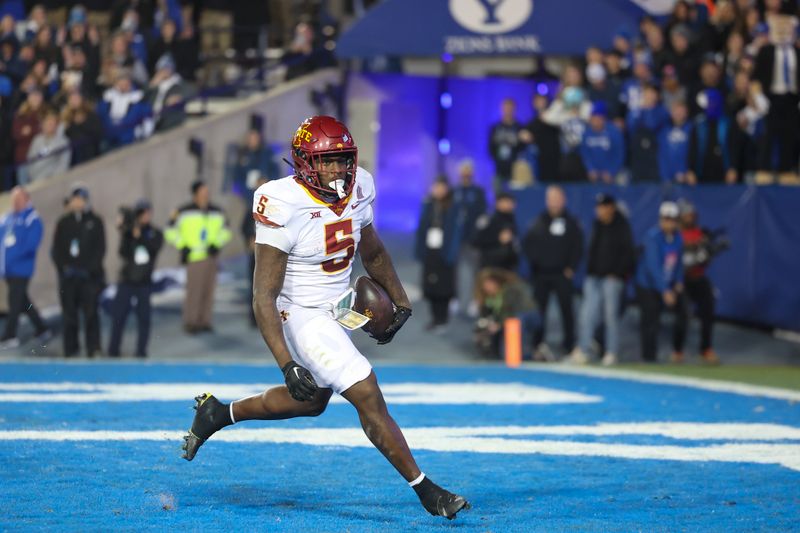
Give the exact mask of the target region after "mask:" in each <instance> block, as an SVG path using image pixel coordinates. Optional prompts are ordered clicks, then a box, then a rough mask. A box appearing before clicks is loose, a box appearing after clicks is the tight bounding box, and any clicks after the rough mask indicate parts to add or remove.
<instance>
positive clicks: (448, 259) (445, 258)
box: [414, 178, 462, 332]
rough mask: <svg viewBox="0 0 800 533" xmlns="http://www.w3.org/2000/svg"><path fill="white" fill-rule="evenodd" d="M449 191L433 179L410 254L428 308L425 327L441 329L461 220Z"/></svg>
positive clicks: (452, 288)
mask: <svg viewBox="0 0 800 533" xmlns="http://www.w3.org/2000/svg"><path fill="white" fill-rule="evenodd" d="M458 215H459V208H458V206H456V205H455V204H454V202H453V191H452V190H451V188H450V184H449V183H448V182H447V180H446V179H443V178H440V179H437V180H436V181H435V182H434V183H433V185H432V186H431V190H430V194H429V196H428V198H426V200H425V203H424V204H423V206H422V211H421V214H420V217H419V223H418V224H417V231H416V237H415V241H414V257H415V259H416V260H417V261H419V262H420V263H422V294H423V296H424V297H425V299H426V300H428V303H429V305H430V308H431V322H430V324H428V328H427V329H429V330H432V331H434V332H441V331H442V330H443V327H444V326H446V325H447V322H448V320H449V316H448V315H449V305H450V300H452V299H453V297H454V296H455V292H456V281H455V280H456V276H455V263H456V260H457V259H458V250H459V246H460V242H461V234H462V227H461V225H462V223H461V221H459V219H458Z"/></svg>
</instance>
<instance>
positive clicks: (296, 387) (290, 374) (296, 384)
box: [281, 361, 318, 402]
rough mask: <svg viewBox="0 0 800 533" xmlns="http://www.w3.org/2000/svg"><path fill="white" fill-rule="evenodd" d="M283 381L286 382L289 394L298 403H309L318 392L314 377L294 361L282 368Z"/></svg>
mask: <svg viewBox="0 0 800 533" xmlns="http://www.w3.org/2000/svg"><path fill="white" fill-rule="evenodd" d="M281 371H282V372H283V379H284V380H286V387H287V388H288V389H289V394H291V395H292V398H294V399H295V400H297V401H298V402H307V401H309V400H311V399H312V398H314V394H315V393H316V392H317V388H318V386H317V382H316V381H314V376H312V375H311V372H309V371H308V370H307V369H305V368H303V367H302V366H300V365H298V364H297V363H295V362H294V361H289V362H288V363H286V364H285V365H284V367H283V368H281Z"/></svg>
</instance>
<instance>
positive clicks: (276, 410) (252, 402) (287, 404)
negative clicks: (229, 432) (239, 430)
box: [182, 386, 333, 461]
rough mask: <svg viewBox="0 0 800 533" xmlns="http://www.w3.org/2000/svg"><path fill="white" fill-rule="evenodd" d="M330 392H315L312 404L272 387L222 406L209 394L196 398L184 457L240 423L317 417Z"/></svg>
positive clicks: (282, 388) (186, 438)
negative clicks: (228, 427)
mask: <svg viewBox="0 0 800 533" xmlns="http://www.w3.org/2000/svg"><path fill="white" fill-rule="evenodd" d="M332 394H333V391H331V389H318V390H317V393H316V395H315V396H314V398H313V399H312V400H311V401H308V402H298V401H297V400H295V399H294V398H292V397H291V396H290V395H289V390H288V389H287V388H286V387H285V386H280V387H274V388H272V389H269V390H266V391H264V392H263V393H262V394H258V395H256V396H250V397H248V398H244V399H242V400H237V401H235V402H231V403H230V404H224V403H222V402H220V401H219V400H217V398H215V397H214V396H213V395H212V394H209V393H205V394H201V395H200V396H197V397H196V398H195V402H196V403H195V407H194V408H195V409H196V411H197V412H196V413H195V415H194V420H193V421H192V428H191V429H190V430H189V432H188V433H187V434H186V435H185V436H184V437H183V446H182V449H183V450H184V454H183V458H184V459H186V460H187V461H191V460H192V459H194V456H195V455H196V454H197V450H199V449H200V446H202V445H203V444H204V443H205V442H206V441H207V440H208V438H209V437H211V435H213V434H214V433H216V432H217V431H219V430H220V429H222V428H224V427H226V426H230V425H231V424H234V423H236V422H241V421H243V420H283V419H286V418H295V417H298V416H319V415H321V414H322V413H323V412H324V411H325V408H326V407H327V406H328V401H330V398H331V395H332Z"/></svg>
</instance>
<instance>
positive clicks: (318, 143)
mask: <svg viewBox="0 0 800 533" xmlns="http://www.w3.org/2000/svg"><path fill="white" fill-rule="evenodd" d="M331 156H334V157H342V158H343V164H344V171H342V174H344V176H343V177H342V178H340V179H336V180H334V181H333V182H332V183H331V184H330V186H324V185H323V184H322V182H321V181H320V176H319V170H320V168H321V165H320V164H321V163H322V160H323V159H324V158H326V157H331ZM292 160H293V161H294V170H295V173H296V175H297V178H299V179H300V181H301V182H302V183H303V184H304V185H305V186H306V187H308V188H309V189H310V190H311V191H313V192H315V193H317V194H320V195H322V197H323V198H324V199H326V200H329V199H331V198H333V199H334V201H338V200H341V199H343V198H347V197H348V196H350V192H351V191H352V190H353V185H355V182H356V165H357V164H358V148H357V147H356V143H355V141H353V136H352V135H350V132H349V131H348V129H347V126H345V125H344V124H342V123H341V122H339V121H338V120H336V119H335V118H333V117H329V116H324V115H322V116H316V117H311V118H307V119H305V120H304V121H303V123H302V124H300V127H298V128H297V131H296V132H295V134H294V137H293V138H292Z"/></svg>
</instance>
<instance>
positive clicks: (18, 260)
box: [0, 186, 51, 350]
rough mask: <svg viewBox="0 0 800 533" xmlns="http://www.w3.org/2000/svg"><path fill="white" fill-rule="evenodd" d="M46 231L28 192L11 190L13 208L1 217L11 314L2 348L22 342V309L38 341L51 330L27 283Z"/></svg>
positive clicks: (0, 251) (0, 341)
mask: <svg viewBox="0 0 800 533" xmlns="http://www.w3.org/2000/svg"><path fill="white" fill-rule="evenodd" d="M43 231H44V228H43V225H42V220H41V219H40V218H39V213H37V212H36V209H35V208H34V207H33V205H32V204H31V200H30V196H29V195H28V192H27V191H26V190H25V189H24V188H22V187H19V186H17V187H14V189H13V190H12V191H11V212H10V213H8V214H6V216H4V217H3V218H2V219H1V220H0V235H2V241H0V257H2V258H3V262H2V264H0V268H2V272H3V278H4V279H5V281H6V287H7V290H8V316H7V317H6V325H5V329H4V330H3V336H2V337H0V349H3V350H5V349H9V348H16V347H17V346H19V345H20V340H19V337H18V336H17V324H18V323H19V316H20V315H21V314H22V313H25V314H26V315H28V318H29V319H30V321H31V324H32V325H33V328H34V335H35V336H36V338H37V341H38V342H40V343H45V342H46V341H47V340H48V339H49V338H50V337H51V332H50V330H49V329H48V327H47V325H46V324H45V322H44V320H42V317H41V316H40V315H39V311H38V310H37V309H36V306H34V305H33V302H31V300H30V298H29V297H28V284H29V283H30V281H31V278H32V277H33V272H34V269H35V267H36V252H37V251H38V250H39V245H40V244H41V243H42V233H43Z"/></svg>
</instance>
